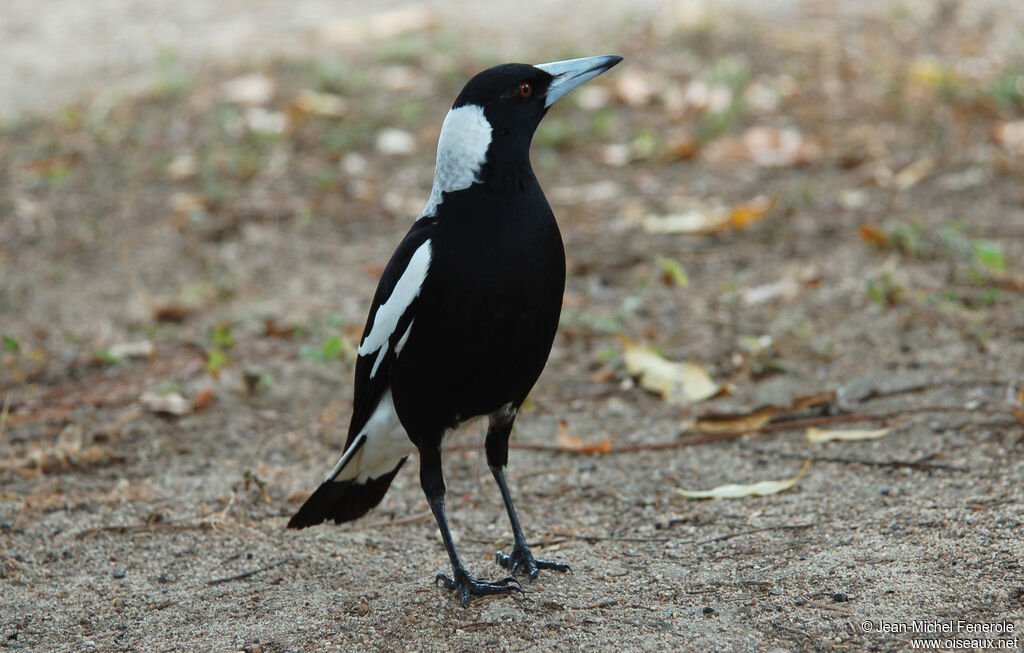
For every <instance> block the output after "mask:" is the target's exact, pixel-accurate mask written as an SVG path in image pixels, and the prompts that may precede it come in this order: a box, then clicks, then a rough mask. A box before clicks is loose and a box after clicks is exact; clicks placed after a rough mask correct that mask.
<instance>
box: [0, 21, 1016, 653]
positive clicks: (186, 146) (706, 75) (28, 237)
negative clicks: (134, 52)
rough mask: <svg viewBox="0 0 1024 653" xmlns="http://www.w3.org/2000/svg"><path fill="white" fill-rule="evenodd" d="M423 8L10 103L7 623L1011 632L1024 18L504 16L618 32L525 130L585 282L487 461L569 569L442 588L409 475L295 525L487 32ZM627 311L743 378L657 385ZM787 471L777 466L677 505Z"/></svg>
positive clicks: (386, 637)
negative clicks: (649, 385)
mask: <svg viewBox="0 0 1024 653" xmlns="http://www.w3.org/2000/svg"><path fill="white" fill-rule="evenodd" d="M652 4H653V3H651V4H646V3H645V4H644V5H643V6H644V7H645V8H647V9H650V7H651V5H652ZM782 5H785V7H784V10H783V9H779V6H782ZM302 6H306V4H305V3H303V5H302ZM394 6H397V5H394ZM844 6H845V7H846V9H844ZM417 7H418V6H417ZM417 7H413V9H414V10H413V11H411V12H409V11H405V13H398V14H396V13H394V11H392V8H393V6H392V5H388V6H387V7H383V8H382V11H384V12H385V13H367V14H365V15H362V16H360V17H357V18H352V19H350V20H349V21H348V22H340V23H339V22H332V21H330V20H325V21H324V23H323V25H322V26H321V27H322V32H321V37H322V39H321V41H320V43H319V45H318V46H317V52H316V54H315V56H314V55H313V54H309V53H306V54H303V53H301V52H298V53H296V52H290V53H282V54H279V55H275V56H272V57H251V58H250V57H246V56H241V55H239V54H237V53H233V54H231V55H230V56H228V57H226V58H220V59H216V60H207V61H203V62H196V61H195V58H194V57H192V58H190V57H189V56H184V55H183V56H177V55H176V54H175V53H173V52H169V53H164V54H163V55H161V58H160V63H159V65H158V66H157V67H156V68H155V69H153V70H151V71H149V76H148V77H147V78H146V80H147V81H146V83H145V84H142V85H141V86H140V85H133V86H132V88H131V89H130V92H129V93H127V94H121V95H117V96H112V95H111V94H110V93H100V94H93V93H88V92H85V91H83V92H82V93H79V94H78V96H77V99H76V100H74V101H72V102H69V103H67V104H64V103H62V102H57V103H55V104H54V105H53V106H50V107H48V108H46V109H38V108H37V110H35V111H34V112H32V113H24V112H22V113H19V115H18V116H16V117H11V118H10V119H8V120H7V121H6V122H5V123H3V125H2V140H3V147H2V148H0V275H2V276H0V335H2V336H3V343H2V350H0V363H2V368H0V484H2V485H0V489H2V496H0V542H2V545H0V642H2V644H3V646H5V647H7V648H26V649H29V650H74V651H80V650H91V649H97V650H104V651H106V650H133V651H134V650H145V651H172V650H210V649H214V650H246V651H278V650H281V651H286V650H289V651H290V650H342V651H353V650H482V649H487V650H490V649H496V650H533V649H540V650H571V651H575V650H612V649H618V650H653V651H663V650H692V651H706V650H716V651H734V650H735V651H773V652H776V653H778V652H781V651H822V650H829V651H831V650H847V651H860V650H871V651H895V650H906V649H909V648H911V646H912V645H913V641H912V640H913V639H914V638H915V637H918V636H919V635H916V634H913V633H910V632H893V631H898V630H900V629H911V628H912V627H913V626H914V625H915V624H917V627H918V628H919V629H925V630H926V632H925V633H923V634H922V635H921V636H924V637H939V638H945V639H944V640H943V641H940V642H938V648H940V649H941V648H944V649H952V648H961V647H965V646H971V645H974V646H978V645H981V644H982V640H981V639H979V638H990V639H993V640H997V641H995V642H994V643H993V646H1002V647H1004V648H1019V646H1020V639H1019V633H1020V631H1021V629H1022V628H1024V574H1022V567H1021V565H1022V555H1024V547H1022V536H1024V488H1022V484H1021V479H1022V478H1024V393H1022V392H1021V391H1020V390H1019V388H1020V387H1021V384H1022V383H1024V376H1022V375H1024V326H1022V325H1024V265H1022V261H1024V183H1022V181H1024V64H1022V63H1021V62H1022V61H1024V56H1022V55H1024V34H1022V33H1021V31H1020V28H1019V26H1020V25H1022V24H1024V23H1022V22H1020V21H1015V20H1013V19H1012V16H1013V15H1015V14H1014V13H1013V12H1017V11H1019V7H1016V5H1015V3H1006V4H999V3H985V4H978V3H956V2H938V3H930V2H920V3H907V4H899V5H894V4H891V3H886V4H885V5H884V6H881V7H875V9H874V10H872V11H866V10H865V11H862V12H857V13H853V12H850V11H849V10H848V7H849V5H843V4H842V3H835V4H833V3H829V2H820V3H806V4H801V5H786V4H785V3H779V5H772V7H774V9H773V10H772V11H768V10H765V12H764V13H759V14H750V13H745V12H741V11H740V10H739V9H735V10H733V11H730V12H726V11H724V10H719V11H709V10H707V9H706V6H704V5H702V4H700V3H671V4H669V5H667V6H665V7H661V8H658V9H657V10H656V11H655V10H653V9H650V11H645V12H643V13H635V14H632V15H626V14H622V15H619V14H616V15H615V16H614V20H612V17H611V16H610V15H609V16H607V17H605V18H607V20H606V21H605V22H604V24H603V25H602V26H601V27H600V28H595V29H593V30H591V31H589V32H588V33H587V34H586V35H585V36H582V37H581V39H580V40H579V41H566V40H564V39H563V40H555V39H554V37H552V36H550V35H547V33H546V32H545V33H544V34H541V35H538V36H535V38H531V39H524V42H525V43H528V44H529V46H528V47H526V48H524V50H523V51H522V52H520V53H519V55H518V56H516V57H515V58H518V59H521V60H526V61H545V60H551V59H556V58H562V57H567V56H578V55H585V54H596V53H597V52H596V51H595V50H594V49H593V48H594V43H600V44H603V46H602V47H601V48H600V51H602V52H616V53H619V54H622V55H624V56H625V57H626V59H625V61H624V62H623V63H622V64H621V65H620V66H618V67H617V68H616V69H614V70H613V71H611V72H610V73H609V74H607V75H605V76H603V77H601V78H599V79H598V80H595V81H594V82H593V83H591V84H588V86H590V87H591V88H589V89H586V88H581V89H580V91H579V92H577V93H576V94H575V96H571V98H569V99H567V101H564V102H560V103H559V104H558V105H556V106H555V107H554V108H553V109H552V111H551V112H550V114H549V115H548V117H547V118H545V122H544V124H543V125H542V128H541V130H540V132H539V133H538V135H537V137H536V139H535V141H534V147H533V161H534V166H535V169H536V171H537V174H538V177H539V178H540V180H541V183H542V185H543V186H544V188H545V190H546V192H547V195H548V197H549V199H550V201H551V204H552V206H553V208H554V210H555V214H556V216H557V217H558V218H559V222H560V225H561V228H562V232H563V236H564V239H565V243H566V250H567V256H568V259H569V263H568V265H569V275H568V287H567V292H566V299H565V306H564V310H563V319H562V328H561V329H560V333H559V336H558V338H557V340H556V343H555V348H554V351H553V352H552V356H551V359H550V362H549V364H548V367H547V369H546V371H545V373H544V375H543V376H542V378H541V380H540V382H539V383H538V385H537V387H536V388H535V390H534V392H533V394H532V396H531V399H530V401H529V407H528V410H525V411H524V412H523V413H522V414H521V416H520V418H519V420H518V423H517V430H516V432H515V434H514V436H513V447H514V449H513V451H512V452H511V454H510V467H509V472H508V477H509V482H510V485H511V487H512V491H513V494H514V496H515V498H516V501H517V507H518V509H519V513H520V517H521V519H522V522H523V525H524V528H525V530H526V531H527V536H528V539H529V540H530V541H531V544H532V546H533V547H534V551H535V552H536V553H538V554H539V555H538V557H545V558H550V559H554V560H558V561H561V562H567V563H569V564H571V565H572V568H573V573H571V574H565V575H560V574H554V573H544V572H542V573H541V575H540V576H539V577H538V578H537V580H536V581H535V582H533V583H532V584H527V583H524V590H525V593H524V595H523V596H521V597H518V596H517V597H513V598H507V597H504V598H489V599H478V600H476V601H474V602H473V603H471V604H470V606H469V607H467V608H462V607H460V605H459V604H458V602H457V601H456V600H455V598H454V596H452V595H451V594H449V593H447V592H446V591H443V590H442V589H440V588H438V587H435V586H434V584H433V582H432V581H433V578H434V576H435V574H436V573H438V572H447V571H449V569H448V562H447V557H446V556H445V553H444V549H443V546H442V544H441V542H440V538H439V537H438V534H437V529H436V527H435V525H434V523H433V520H432V518H431V517H430V514H429V512H428V510H427V506H426V502H425V501H424V499H423V496H422V493H421V491H420V489H419V486H418V481H417V478H418V477H417V473H416V472H417V469H416V464H415V461H414V460H413V461H410V463H409V464H407V465H406V467H405V468H404V469H403V470H402V472H401V473H400V474H399V476H398V477H397V479H396V481H395V484H394V486H393V488H392V489H391V491H390V492H389V494H388V495H387V497H386V499H385V501H384V502H383V503H382V504H381V506H379V507H378V508H377V509H376V510H375V511H373V512H372V513H371V514H369V515H368V516H366V517H365V518H363V519H362V520H360V521H357V522H355V523H352V524H346V525H343V526H337V527H335V526H324V527H317V528H311V529H307V530H303V531H300V532H295V531H286V530H285V529H284V524H285V522H286V521H287V518H288V517H289V516H290V515H291V514H292V513H293V512H294V511H295V510H296V509H297V508H298V506H299V505H300V503H301V501H302V500H303V499H304V497H305V496H307V494H308V493H309V492H310V491H311V490H312V489H313V488H314V487H315V485H316V484H317V482H318V481H319V480H320V478H322V476H323V474H324V473H325V472H326V471H327V470H328V469H329V467H330V466H331V465H332V464H333V463H334V461H335V460H336V457H337V455H338V454H339V452H340V450H339V449H340V446H341V444H342V442H343V441H344V431H345V428H346V426H347V419H348V414H349V410H350V396H351V384H352V381H351V368H352V363H353V361H352V358H351V356H352V351H353V347H354V346H355V345H356V343H357V342H358V338H359V332H360V329H361V327H362V325H363V322H364V320H365V311H366V308H367V306H368V305H369V301H370V297H371V295H372V292H373V290H374V287H375V284H376V280H377V277H378V275H379V274H380V272H381V270H382V267H383V264H384V263H385V262H386V261H387V258H388V256H389V255H390V253H391V251H392V249H393V247H394V246H395V244H396V243H397V242H398V239H399V238H400V237H401V236H402V234H403V233H404V232H405V230H406V229H407V228H408V225H409V224H410V221H411V220H412V219H413V218H414V217H415V215H417V214H418V212H419V211H420V210H421V208H422V205H423V203H424V202H425V200H426V197H427V194H428V192H429V188H430V181H431V173H432V163H433V147H434V144H435V143H436V138H437V133H438V130H439V127H440V122H441V119H442V118H443V116H444V113H445V111H446V109H447V106H448V105H449V104H450V102H451V100H452V98H454V96H455V95H456V93H457V92H458V90H459V89H460V88H461V85H462V84H463V83H464V82H465V80H466V79H467V78H468V77H469V76H470V75H472V74H473V73H474V72H476V71H478V70H480V69H482V68H484V67H486V66H488V65H491V64H493V63H497V62H498V61H500V60H502V59H503V58H508V57H509V55H508V54H507V52H506V50H507V49H508V47H509V46H508V45H507V43H505V44H504V45H501V46H497V45H493V44H492V43H490V42H489V37H488V34H489V33H488V32H486V31H485V30H484V31H481V32H479V33H477V32H474V31H473V30H470V29H468V28H467V29H465V30H463V29H462V28H461V27H452V26H451V25H449V24H447V23H446V22H445V21H443V20H438V18H437V14H436V13H432V12H431V11H430V10H429V9H427V10H424V9H423V8H422V7H419V8H417ZM701 7H704V9H702V8H701ZM1015 7H1016V8H1015ZM406 9H408V8H406ZM388 12H390V13H388ZM598 18H599V17H598ZM622 335H626V336H628V337H629V338H632V339H633V340H635V341H637V342H642V343H646V344H649V345H651V346H652V347H654V348H656V351H658V352H660V354H661V355H663V356H665V357H666V358H668V359H671V360H675V361H688V362H691V363H694V364H696V365H699V366H700V367H701V368H703V369H705V370H707V371H708V372H709V373H710V375H711V377H712V378H713V379H714V380H715V381H716V382H717V383H721V384H723V391H722V392H721V393H719V394H718V395H716V396H715V397H713V398H710V399H707V400H703V401H700V402H697V403H693V404H688V403H687V402H686V401H683V400H681V399H679V398H674V397H670V398H669V399H664V398H663V397H662V396H659V395H658V394H656V393H654V392H651V391H650V390H648V389H645V387H644V385H645V383H644V382H643V381H641V380H638V379H637V378H635V376H634V374H631V373H630V371H629V370H627V369H626V365H625V361H624V351H623V344H622V341H621V339H620V336H622ZM809 397H810V399H808V398H809ZM813 428H817V429H826V430H827V432H832V431H834V430H846V431H854V430H856V431H854V432H860V433H861V434H862V435H864V433H863V432H864V431H868V430H870V431H875V433H873V434H872V435H874V436H876V437H874V438H872V439H860V440H854V441H832V442H827V443H811V442H810V441H809V438H808V430H809V429H813ZM812 433H813V432H812ZM847 435H848V436H849V435H850V434H849V433H848V434H847ZM448 445H449V446H448V451H447V454H446V459H445V471H446V478H447V481H448V493H449V494H448V505H449V511H450V515H449V516H450V519H451V521H452V527H453V530H454V535H455V538H456V543H457V545H458V547H459V550H460V553H461V554H462V556H463V558H464V560H465V561H466V563H467V564H468V566H469V567H470V570H471V571H472V572H474V573H476V574H477V575H479V576H481V577H484V578H487V577H497V576H499V575H503V574H501V572H502V571H504V570H501V569H500V568H499V567H498V566H497V565H496V564H494V552H495V551H497V550H503V549H504V550H506V551H507V550H508V548H509V546H510V542H511V536H510V531H509V527H508V523H507V520H506V517H505V515H504V511H503V509H502V505H501V500H500V495H499V493H498V491H497V488H496V487H495V485H494V483H493V480H492V479H491V477H490V474H489V473H488V471H487V468H486V462H485V459H484V454H483V450H482V427H481V426H480V425H479V424H477V425H468V426H467V427H465V428H463V429H462V430H461V431H460V432H459V433H458V434H457V435H456V436H454V437H453V438H452V439H450V440H449V441H448ZM808 459H809V460H810V464H809V467H808V468H807V471H806V474H805V475H804V476H803V477H802V478H801V479H800V480H799V482H798V483H797V484H796V485H795V486H794V487H792V488H791V489H789V490H787V491H784V492H781V493H778V494H772V495H768V496H748V497H743V498H737V499H721V500H710V501H698V500H693V499H688V498H686V497H684V496H682V495H681V494H680V493H679V492H678V491H677V490H680V489H688V490H694V489H710V488H714V487H717V486H721V485H724V484H731V483H739V484H748V483H756V482H760V481H768V480H780V479H786V478H791V477H794V476H796V475H797V474H798V472H799V471H800V470H801V467H802V466H803V465H804V463H805V461H807V460H808ZM929 628H930V629H931V631H930V633H929V632H927V630H928V629H929ZM946 628H951V629H952V633H949V632H944V630H943V629H946ZM979 629H982V630H984V631H985V632H982V633H978V632H975V631H977V630H979ZM954 640H955V641H954Z"/></svg>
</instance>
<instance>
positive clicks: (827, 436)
mask: <svg viewBox="0 0 1024 653" xmlns="http://www.w3.org/2000/svg"><path fill="white" fill-rule="evenodd" d="M889 431H890V429H889V428H884V429H874V430H870V429H849V430H846V431H837V430H832V429H819V428H815V427H813V426H812V427H810V428H808V429H807V441H808V442H810V443H811V444H821V443H822V442H832V441H833V440H840V441H843V442H853V441H856V440H877V439H878V438H882V437H885V436H886V435H889Z"/></svg>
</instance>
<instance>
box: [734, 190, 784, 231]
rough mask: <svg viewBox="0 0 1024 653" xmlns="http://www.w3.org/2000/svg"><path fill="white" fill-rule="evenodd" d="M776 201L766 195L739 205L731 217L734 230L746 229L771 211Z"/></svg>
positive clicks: (735, 207)
mask: <svg viewBox="0 0 1024 653" xmlns="http://www.w3.org/2000/svg"><path fill="white" fill-rule="evenodd" d="M774 204H775V201H774V200H773V199H772V198H770V197H766V196H764V195H761V196H759V197H755V198H754V199H753V200H751V201H750V202H747V203H746V204H737V205H736V206H734V207H733V208H732V213H730V215H729V225H730V226H731V227H733V228H734V229H746V228H747V227H748V226H750V225H751V224H753V223H755V222H757V221H758V220H760V219H761V218H763V217H764V216H765V214H766V213H768V211H769V210H771V208H772V206H773V205H774Z"/></svg>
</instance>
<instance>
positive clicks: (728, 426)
mask: <svg viewBox="0 0 1024 653" xmlns="http://www.w3.org/2000/svg"><path fill="white" fill-rule="evenodd" d="M781 410H783V409H781V408H779V407H778V406H764V407H762V408H758V409H757V410H755V411H753V412H750V413H744V414H740V415H724V414H709V415H704V416H702V417H699V418H697V421H696V422H694V424H693V430H694V431H696V432H697V433H733V432H740V431H756V430H758V429H759V428H761V427H762V426H764V425H765V424H767V423H768V422H769V421H770V420H771V418H772V417H774V416H775V415H776V414H778V413H779V411H781Z"/></svg>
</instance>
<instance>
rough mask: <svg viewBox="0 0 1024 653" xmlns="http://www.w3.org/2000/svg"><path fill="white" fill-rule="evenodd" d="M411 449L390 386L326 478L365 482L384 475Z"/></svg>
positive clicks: (410, 442)
mask: <svg viewBox="0 0 1024 653" xmlns="http://www.w3.org/2000/svg"><path fill="white" fill-rule="evenodd" d="M360 440H363V441H364V442H363V443H362V446H359V443H360ZM414 451H415V448H414V447H413V444H412V441H411V440H409V436H407V435H406V434H405V429H403V428H402V424H401V422H399V421H398V414H397V413H396V412H395V402H394V401H393V400H392V398H391V388H388V389H387V390H385V391H384V394H383V395H382V396H381V398H380V402H378V403H377V407H376V408H375V409H374V411H373V415H371V416H370V419H368V420H367V421H366V426H364V427H363V430H362V431H361V432H360V433H359V435H358V436H356V439H355V440H353V441H352V446H350V447H349V448H348V449H346V450H345V453H344V454H342V456H341V460H339V461H338V464H337V465H335V466H334V469H332V470H331V473H330V474H328V475H327V479H326V480H328V481H332V480H333V481H351V480H355V482H356V483H365V482H366V481H368V480H369V479H371V478H378V477H380V476H383V475H384V474H387V473H388V472H390V471H391V470H392V469H394V468H395V465H397V464H398V461H399V460H400V459H402V458H403V457H405V456H408V455H409V454H411V453H413V452H414Z"/></svg>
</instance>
